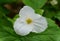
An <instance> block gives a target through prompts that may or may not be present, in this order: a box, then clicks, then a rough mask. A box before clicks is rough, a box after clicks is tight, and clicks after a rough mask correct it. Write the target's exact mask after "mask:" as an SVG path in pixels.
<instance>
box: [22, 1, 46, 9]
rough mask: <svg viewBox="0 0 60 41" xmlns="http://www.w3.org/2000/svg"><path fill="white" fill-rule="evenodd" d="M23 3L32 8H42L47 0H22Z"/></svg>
mask: <svg viewBox="0 0 60 41" xmlns="http://www.w3.org/2000/svg"><path fill="white" fill-rule="evenodd" d="M23 2H24V4H26V5H28V6H31V7H32V8H34V9H39V8H42V7H43V6H44V5H45V3H46V2H47V0H23Z"/></svg>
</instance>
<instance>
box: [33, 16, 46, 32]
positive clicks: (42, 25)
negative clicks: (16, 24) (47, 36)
mask: <svg viewBox="0 0 60 41" xmlns="http://www.w3.org/2000/svg"><path fill="white" fill-rule="evenodd" d="M33 25H34V26H33V27H34V28H33V30H32V32H36V33H41V32H43V31H45V30H46V29H47V21H46V19H45V18H44V17H40V18H38V19H36V20H35V21H34V23H33Z"/></svg>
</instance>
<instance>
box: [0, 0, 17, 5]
mask: <svg viewBox="0 0 60 41" xmlns="http://www.w3.org/2000/svg"><path fill="white" fill-rule="evenodd" d="M16 1H17V0H5V1H4V0H0V4H5V3H13V2H16Z"/></svg>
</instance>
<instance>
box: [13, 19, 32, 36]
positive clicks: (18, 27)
mask: <svg viewBox="0 0 60 41" xmlns="http://www.w3.org/2000/svg"><path fill="white" fill-rule="evenodd" d="M14 30H15V32H16V34H18V35H21V36H24V35H27V34H29V33H30V32H31V31H32V27H31V26H29V25H26V24H25V23H24V22H20V19H17V20H16V22H15V23H14Z"/></svg>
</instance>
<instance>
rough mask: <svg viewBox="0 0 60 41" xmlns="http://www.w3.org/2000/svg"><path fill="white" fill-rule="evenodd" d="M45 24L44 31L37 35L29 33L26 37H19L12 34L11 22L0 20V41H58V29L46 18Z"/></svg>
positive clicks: (59, 37)
mask: <svg viewBox="0 0 60 41" xmlns="http://www.w3.org/2000/svg"><path fill="white" fill-rule="evenodd" d="M47 22H48V28H47V30H46V31H44V32H42V33H39V34H35V33H30V34H29V35H27V36H19V35H17V34H16V33H15V32H14V29H13V26H12V24H11V22H9V21H8V20H7V19H6V18H4V19H0V41H59V40H60V29H59V28H58V26H57V25H56V24H55V22H54V21H53V20H51V19H48V18H47ZM57 39H59V40H57Z"/></svg>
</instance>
